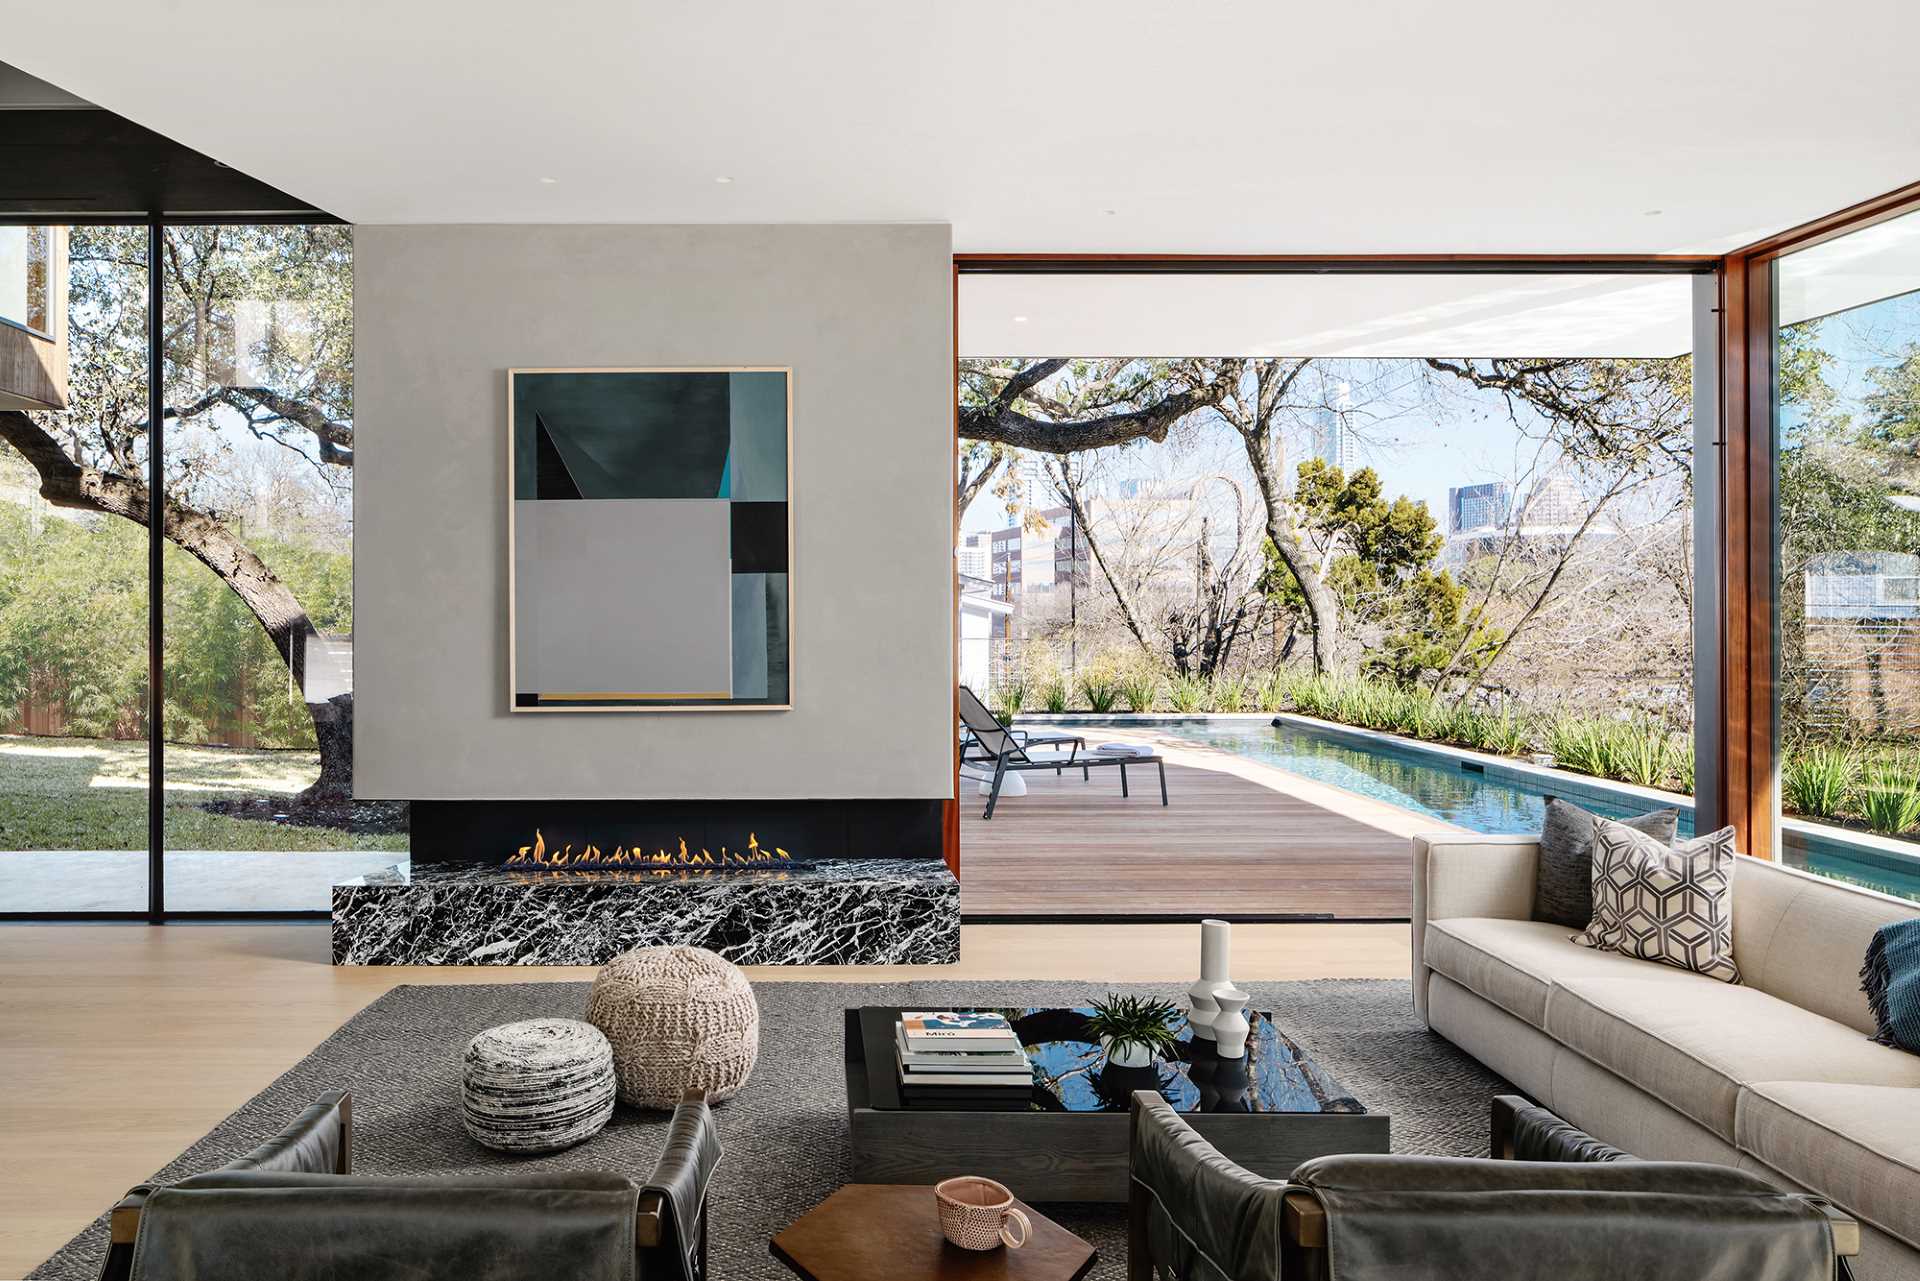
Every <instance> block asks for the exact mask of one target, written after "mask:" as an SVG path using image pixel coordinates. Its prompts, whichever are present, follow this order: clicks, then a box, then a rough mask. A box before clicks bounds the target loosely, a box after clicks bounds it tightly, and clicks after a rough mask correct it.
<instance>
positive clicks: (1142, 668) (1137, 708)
mask: <svg viewBox="0 0 1920 1281" xmlns="http://www.w3.org/2000/svg"><path fill="white" fill-rule="evenodd" d="M1160 682H1161V676H1160V672H1159V671H1158V669H1156V668H1152V667H1149V666H1147V665H1146V664H1145V663H1139V664H1136V665H1134V666H1133V667H1131V668H1129V669H1127V670H1126V671H1123V672H1121V673H1120V680H1119V686H1120V701H1121V702H1123V703H1125V704H1126V705H1127V710H1128V711H1130V712H1150V711H1152V710H1153V705H1154V704H1155V703H1157V702H1159V701H1160Z"/></svg>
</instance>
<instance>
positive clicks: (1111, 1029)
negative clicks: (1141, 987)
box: [1087, 992, 1180, 1068]
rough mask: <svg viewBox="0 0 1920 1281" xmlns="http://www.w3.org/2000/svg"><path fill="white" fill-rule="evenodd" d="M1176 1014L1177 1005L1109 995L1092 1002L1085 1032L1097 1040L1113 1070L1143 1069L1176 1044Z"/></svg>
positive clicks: (1177, 1040)
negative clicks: (1173, 1024) (1102, 999)
mask: <svg viewBox="0 0 1920 1281" xmlns="http://www.w3.org/2000/svg"><path fill="white" fill-rule="evenodd" d="M1179 1014H1180V1011H1179V1009H1178V1008H1177V1007H1176V1006H1174V1005H1172V1004H1170V1003H1169V1002H1166V1001H1162V1000H1157V999H1156V998H1154V997H1150V996H1119V995H1116V994H1114V993H1112V992H1109V993H1107V999H1106V1000H1104V1001H1095V1002H1094V1003H1093V1013H1092V1014H1090V1015H1088V1016H1087V1031H1088V1033H1089V1034H1091V1035H1093V1036H1095V1037H1098V1038H1099V1040H1100V1045H1101V1048H1102V1049H1104V1050H1105V1051H1106V1054H1107V1062H1108V1063H1110V1064H1111V1065H1113V1066H1114V1067H1123V1068H1127V1067H1146V1066H1147V1065H1148V1064H1150V1063H1152V1062H1153V1061H1154V1059H1156V1058H1158V1057H1160V1056H1161V1055H1163V1054H1171V1053H1172V1052H1173V1048H1174V1046H1175V1045H1176V1044H1178V1042H1179V1038H1178V1037H1177V1036H1175V1035H1174V1032H1173V1027H1172V1021H1173V1020H1174V1019H1175V1018H1177V1017H1178V1016H1179Z"/></svg>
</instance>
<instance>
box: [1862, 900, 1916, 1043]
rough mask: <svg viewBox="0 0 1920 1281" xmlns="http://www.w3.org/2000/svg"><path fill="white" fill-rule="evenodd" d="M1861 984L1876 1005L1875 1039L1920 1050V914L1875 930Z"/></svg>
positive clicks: (1869, 1002) (1868, 999)
mask: <svg viewBox="0 0 1920 1281" xmlns="http://www.w3.org/2000/svg"><path fill="white" fill-rule="evenodd" d="M1860 987H1861V989H1862V990H1863V991H1865V992H1866V994H1867V1004H1868V1005H1870V1006H1872V1007H1873V1021H1874V1025H1875V1031H1874V1034H1873V1039H1874V1040H1876V1041H1878V1042H1879V1043H1880V1044H1882V1045H1891V1046H1893V1047H1894V1048H1895V1049H1897V1050H1905V1051H1907V1052H1908V1053H1909V1054H1920V916H1916V917H1914V918H1913V919H1912V920H1910V921H1895V922H1894V923H1893V924H1891V925H1882V926H1881V927H1880V928H1879V929H1878V930H1876V931H1875V932H1874V935H1873V942H1871V943H1869V944H1867V963H1866V964H1865V965H1863V966H1861V967H1860Z"/></svg>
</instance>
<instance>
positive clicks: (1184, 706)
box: [1167, 676, 1210, 715]
mask: <svg viewBox="0 0 1920 1281" xmlns="http://www.w3.org/2000/svg"><path fill="white" fill-rule="evenodd" d="M1208 693H1210V691H1209V690H1208V688H1207V683H1206V682H1205V681H1203V680H1201V679H1200V678H1199V677H1198V676H1175V677H1174V678H1173V679H1172V680H1170V681H1168V682H1167V701H1168V702H1169V703H1171V704H1173V710H1174V711H1176V712H1182V713H1186V714H1189V715H1191V714H1192V713H1194V712H1197V711H1200V710H1202V709H1203V708H1205V707H1206V705H1207V695H1208Z"/></svg>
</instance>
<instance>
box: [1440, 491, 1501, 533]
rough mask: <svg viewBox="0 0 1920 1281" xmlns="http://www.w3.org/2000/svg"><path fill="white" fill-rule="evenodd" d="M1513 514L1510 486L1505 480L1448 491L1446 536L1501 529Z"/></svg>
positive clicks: (1490, 531) (1491, 531)
mask: <svg viewBox="0 0 1920 1281" xmlns="http://www.w3.org/2000/svg"><path fill="white" fill-rule="evenodd" d="M1512 514H1513V486H1511V485H1509V484H1507V482H1506V481H1504V480H1494V481H1488V482H1487V483H1486V484H1483V485H1456V486H1454V487H1453V488H1451V489H1449V490H1447V533H1448V534H1450V535H1453V536H1455V537H1458V536H1460V535H1465V534H1482V533H1493V532H1495V531H1497V530H1500V529H1503V528H1505V527H1506V523H1507V518H1508V517H1509V516H1511V515H1512Z"/></svg>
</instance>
